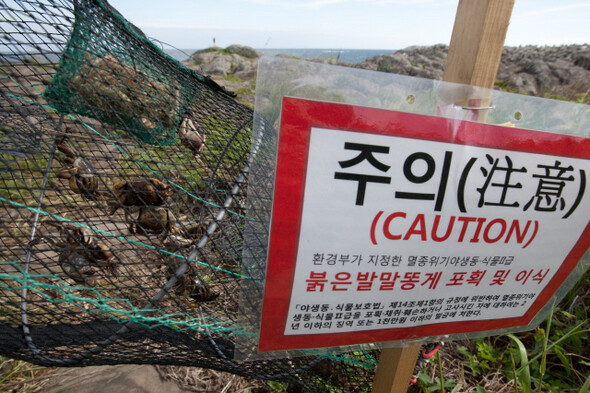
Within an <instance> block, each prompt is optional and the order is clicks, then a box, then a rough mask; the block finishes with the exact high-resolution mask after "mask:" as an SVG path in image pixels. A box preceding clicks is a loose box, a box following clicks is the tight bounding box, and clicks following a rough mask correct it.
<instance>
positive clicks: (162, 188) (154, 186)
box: [109, 177, 174, 214]
mask: <svg viewBox="0 0 590 393" xmlns="http://www.w3.org/2000/svg"><path fill="white" fill-rule="evenodd" d="M112 190H113V192H114V194H115V197H116V198H117V201H116V202H115V203H114V204H113V205H112V208H111V211H110V212H109V214H113V213H115V212H116V211H117V209H119V208H120V207H121V206H136V207H148V206H162V205H164V203H165V202H166V198H168V197H169V196H172V194H174V190H173V189H172V186H170V185H169V184H166V183H164V182H162V181H161V180H158V179H154V178H152V177H150V178H142V179H136V180H131V181H128V180H123V181H120V182H118V183H116V184H115V185H113V188H112Z"/></svg>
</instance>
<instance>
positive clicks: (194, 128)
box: [178, 117, 205, 161]
mask: <svg viewBox="0 0 590 393" xmlns="http://www.w3.org/2000/svg"><path fill="white" fill-rule="evenodd" d="M178 136H179V138H180V143H182V145H183V146H185V147H187V148H188V149H190V150H191V151H192V152H193V154H194V155H195V160H197V161H198V160H199V156H200V154H201V151H202V150H203V147H204V146H205V132H204V131H203V129H202V128H201V126H200V125H199V123H197V122H196V121H193V120H191V119H190V118H188V117H185V118H184V119H183V120H182V122H181V123H180V127H179V128H178Z"/></svg>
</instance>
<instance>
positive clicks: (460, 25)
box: [443, 0, 514, 88]
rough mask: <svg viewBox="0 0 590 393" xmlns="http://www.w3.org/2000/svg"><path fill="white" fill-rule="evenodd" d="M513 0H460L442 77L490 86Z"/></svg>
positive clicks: (451, 80) (492, 85)
mask: <svg viewBox="0 0 590 393" xmlns="http://www.w3.org/2000/svg"><path fill="white" fill-rule="evenodd" d="M513 6H514V0H460V1H459V6H458V8H457V15H456V17H455V25H454V27H453V35H452V37H451V43H450V45H449V53H448V55H447V62H446V65H445V72H444V74H443V80H444V81H447V82H456V83H463V84H467V85H472V86H480V87H486V88H493V87H494V83H495V81H496V74H497V72H498V66H499V65H500V58H501V57H502V49H503V47H504V40H505V38H506V31H507V30H508V24H509V23H510V16H511V14H512V7H513Z"/></svg>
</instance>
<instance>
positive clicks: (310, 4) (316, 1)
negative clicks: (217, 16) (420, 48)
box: [242, 0, 456, 9]
mask: <svg viewBox="0 0 590 393" xmlns="http://www.w3.org/2000/svg"><path fill="white" fill-rule="evenodd" d="M242 1H244V2H247V3H252V4H263V5H273V6H279V7H283V8H310V9H318V8H321V7H323V6H333V5H338V4H345V3H347V4H354V3H358V4H362V5H367V4H368V5H386V4H397V5H400V6H414V5H416V4H424V3H440V0H295V1H293V0H242ZM452 3H456V0H453V1H452Z"/></svg>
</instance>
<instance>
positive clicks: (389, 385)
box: [373, 343, 421, 393]
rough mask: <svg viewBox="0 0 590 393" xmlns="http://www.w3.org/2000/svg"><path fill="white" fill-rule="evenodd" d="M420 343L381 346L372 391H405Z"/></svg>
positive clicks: (403, 392) (402, 392)
mask: <svg viewBox="0 0 590 393" xmlns="http://www.w3.org/2000/svg"><path fill="white" fill-rule="evenodd" d="M420 345H421V344H420V343H416V344H412V345H410V346H407V347H401V348H383V349H382V350H381V356H380V357H379V365H378V366H377V372H376V373H375V379H374V381H373V393H405V392H406V391H407V390H408V386H409V385H410V378H411V377H412V372H413V371H414V367H415V366H416V359H418V353H419V352H420Z"/></svg>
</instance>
